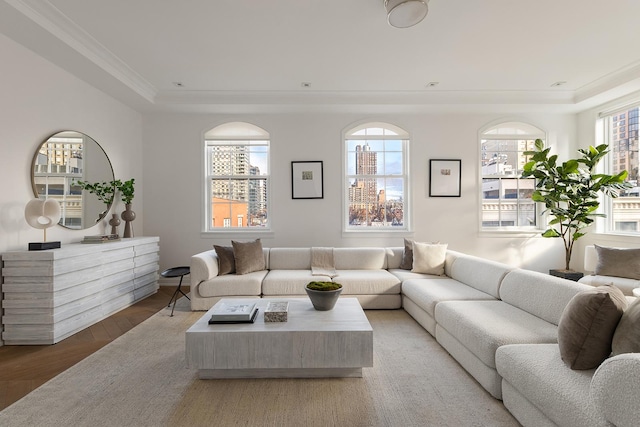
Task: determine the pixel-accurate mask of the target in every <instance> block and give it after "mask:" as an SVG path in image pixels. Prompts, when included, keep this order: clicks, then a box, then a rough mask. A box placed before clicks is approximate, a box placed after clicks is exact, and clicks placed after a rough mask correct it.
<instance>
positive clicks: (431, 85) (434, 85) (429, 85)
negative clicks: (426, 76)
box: [425, 82, 440, 88]
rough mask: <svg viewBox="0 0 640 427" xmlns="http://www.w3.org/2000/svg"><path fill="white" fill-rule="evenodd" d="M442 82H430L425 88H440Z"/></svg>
mask: <svg viewBox="0 0 640 427" xmlns="http://www.w3.org/2000/svg"><path fill="white" fill-rule="evenodd" d="M439 83H440V82H429V83H427V84H426V85H425V87H427V88H430V87H436V86H438V84H439Z"/></svg>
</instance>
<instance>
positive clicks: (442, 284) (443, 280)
mask: <svg viewBox="0 0 640 427" xmlns="http://www.w3.org/2000/svg"><path fill="white" fill-rule="evenodd" d="M402 293H403V294H404V296H405V297H407V298H409V299H410V300H411V301H413V302H414V303H416V304H417V305H418V306H419V307H420V308H422V309H423V310H424V311H426V312H427V313H428V314H429V315H430V316H431V317H434V316H435V309H436V304H438V303H440V302H443V301H462V300H495V298H494V297H492V296H491V295H489V294H485V293H484V292H482V291H479V290H477V289H475V288H472V287H471V286H467V285H465V284H464V283H460V282H458V281H457V280H454V279H451V278H448V277H444V276H434V278H432V279H409V280H405V281H403V282H402Z"/></svg>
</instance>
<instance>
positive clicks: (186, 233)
mask: <svg viewBox="0 0 640 427" xmlns="http://www.w3.org/2000/svg"><path fill="white" fill-rule="evenodd" d="M479 111H481V110H480V107H479ZM513 118H516V119H520V120H524V121H528V122H530V123H532V124H534V125H536V126H539V127H540V128H542V129H545V130H546V131H547V132H548V137H549V142H550V144H551V145H552V147H553V150H554V151H556V152H557V153H558V154H559V155H561V156H566V155H568V154H569V153H570V152H571V151H572V149H573V148H575V145H574V141H575V136H576V117H575V115H554V114H549V115H544V114H525V115H522V114H519V115H518V116H515V117H514V116H512V115H511V114H509V113H508V112H505V113H504V114H500V113H498V114H486V113H482V112H478V113H476V114H473V113H464V114H462V113H460V114H455V113H446V114H437V113H435V114H434V113H429V114H424V113H421V114H391V113H390V114H378V115H375V116H371V115H368V114H362V115H358V114H329V113H323V114H319V113H291V114H285V113H280V114H249V115H240V114H231V115H221V114H186V113H185V114H168V113H165V114H159V113H156V114H145V116H144V119H143V135H144V138H143V139H144V143H143V144H144V153H145V154H144V155H145V162H144V173H143V176H144V187H145V189H146V196H145V199H144V206H145V225H144V233H145V235H159V236H160V242H161V251H160V253H161V259H160V263H161V268H168V267H172V266H178V265H188V264H189V258H190V256H191V255H192V254H195V253H197V252H200V251H203V250H207V249H210V248H212V245H213V244H214V243H215V244H230V237H229V236H215V237H214V236H207V235H201V224H202V213H201V210H202V206H203V203H204V202H203V200H202V194H203V163H204V160H203V141H202V135H203V133H204V132H205V131H207V130H208V129H211V128H213V127H215V126H217V125H219V124H221V123H225V122H229V121H246V122H249V123H253V124H255V125H257V126H260V127H262V128H264V129H265V130H267V131H268V132H269V133H270V135H271V209H270V216H271V220H272V228H273V235H272V236H269V237H266V238H264V237H263V245H264V246H268V247H286V246H335V247H341V246H358V245H365V246H377V245H387V246H401V245H402V237H398V236H397V237H375V238H373V237H344V236H343V234H342V232H341V230H342V224H341V218H342V211H341V206H342V205H341V203H342V181H343V180H342V161H343V159H342V148H341V143H342V132H343V131H344V130H346V129H348V128H350V127H352V126H353V125H354V124H359V123H362V122H364V121H385V122H389V123H392V124H395V125H398V126H400V127H402V128H404V129H405V130H407V131H408V132H409V133H410V135H411V146H410V175H411V197H412V202H413V203H412V214H413V229H414V233H413V237H414V238H415V239H416V240H418V241H441V242H446V243H448V244H449V247H450V248H452V249H454V250H458V251H461V252H465V253H470V254H476V255H480V256H484V257H487V258H491V259H494V260H497V261H501V262H506V263H509V264H512V265H515V266H521V267H525V268H530V269H534V270H538V271H547V270H548V269H549V268H561V267H562V266H563V265H564V249H563V247H562V244H561V241H560V240H556V239H544V238H541V237H539V235H535V236H532V235H524V236H518V235H500V236H496V235H487V234H481V233H480V232H479V203H480V200H479V194H478V189H479V176H478V174H479V161H478V158H479V145H478V130H479V129H481V128H482V127H484V126H486V125H487V124H489V123H492V122H495V121H497V120H500V119H513ZM431 158H453V159H457V158H459V159H462V169H463V171H462V197H460V198H429V197H428V196H427V192H428V187H427V185H428V165H429V159H431ZM293 160H322V161H323V162H324V199H314V200H293V199H291V169H290V168H291V166H290V162H291V161H293ZM253 237H255V236H246V237H245V239H249V238H253ZM233 238H234V239H236V240H243V237H242V236H238V235H237V234H236V235H234V236H233Z"/></svg>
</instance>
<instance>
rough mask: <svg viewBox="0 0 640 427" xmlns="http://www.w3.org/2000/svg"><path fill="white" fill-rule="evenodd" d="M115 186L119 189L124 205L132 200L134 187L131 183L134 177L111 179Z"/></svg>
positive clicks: (133, 181)
mask: <svg viewBox="0 0 640 427" xmlns="http://www.w3.org/2000/svg"><path fill="white" fill-rule="evenodd" d="M112 182H113V184H114V185H115V187H116V188H117V189H118V190H119V191H120V198H121V200H122V202H123V203H124V204H125V205H130V204H131V201H132V200H133V193H134V191H135V188H134V186H133V184H134V183H135V179H134V178H131V179H130V180H128V181H120V180H119V179H116V180H115V181H112Z"/></svg>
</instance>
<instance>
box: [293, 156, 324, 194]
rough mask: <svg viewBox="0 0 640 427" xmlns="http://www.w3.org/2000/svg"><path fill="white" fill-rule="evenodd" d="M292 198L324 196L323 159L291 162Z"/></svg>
mask: <svg viewBox="0 0 640 427" xmlns="http://www.w3.org/2000/svg"><path fill="white" fill-rule="evenodd" d="M291 198H292V199H323V198H324V177H323V163H322V161H321V160H313V161H293V162H291Z"/></svg>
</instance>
